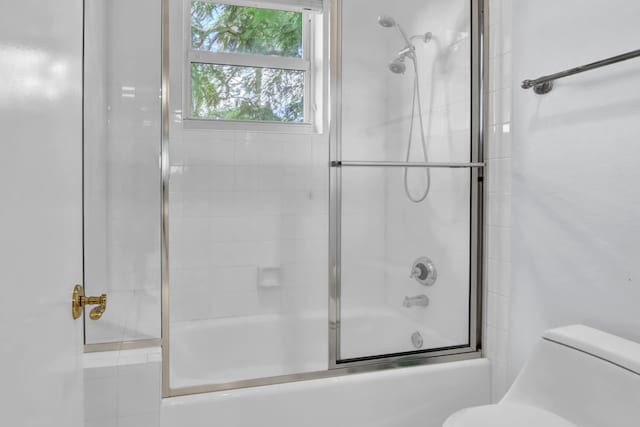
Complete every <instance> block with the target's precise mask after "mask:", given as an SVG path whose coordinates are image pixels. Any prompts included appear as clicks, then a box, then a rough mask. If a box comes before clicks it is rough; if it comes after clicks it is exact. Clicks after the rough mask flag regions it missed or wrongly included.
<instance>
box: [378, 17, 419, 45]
mask: <svg viewBox="0 0 640 427" xmlns="http://www.w3.org/2000/svg"><path fill="white" fill-rule="evenodd" d="M378 24H380V26H381V27H383V28H393V27H396V28H397V29H398V32H399V33H400V36H401V37H402V39H403V40H404V42H405V43H406V45H407V46H410V45H411V41H410V40H409V37H407V33H405V32H404V30H403V29H402V27H401V26H400V24H398V23H397V22H396V20H395V19H393V18H392V17H390V16H389V15H380V16H378Z"/></svg>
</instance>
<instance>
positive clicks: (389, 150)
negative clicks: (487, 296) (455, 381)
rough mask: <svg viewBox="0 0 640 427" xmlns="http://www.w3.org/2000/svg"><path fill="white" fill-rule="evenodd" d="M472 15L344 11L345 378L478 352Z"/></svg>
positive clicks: (441, 5) (406, 5) (457, 9)
mask: <svg viewBox="0 0 640 427" xmlns="http://www.w3.org/2000/svg"><path fill="white" fill-rule="evenodd" d="M472 15H473V13H472V2H470V1H468V0H456V1H450V0H430V1H402V2H400V4H398V3H397V2H396V3H393V4H392V3H391V2H388V1H382V0H373V1H372V0H349V1H343V2H341V14H340V16H341V21H340V22H337V23H336V25H338V26H339V28H340V37H339V38H338V40H336V46H335V49H336V51H338V52H339V53H338V62H339V63H338V67H337V68H336V73H337V75H336V76H335V80H336V81H338V82H340V87H339V88H338V91H337V93H336V96H337V97H339V99H338V103H339V112H338V113H337V117H336V122H337V123H336V125H337V126H336V128H335V133H334V138H333V145H332V150H333V153H332V160H333V162H332V165H333V169H334V172H333V174H332V178H333V184H332V190H333V206H334V207H335V210H334V211H333V214H334V216H333V224H332V245H333V246H332V247H333V251H334V256H333V257H332V258H333V262H334V271H335V274H334V277H333V280H334V283H333V294H332V297H333V305H332V310H333V311H332V313H331V317H332V320H333V321H334V327H333V328H332V332H333V333H334V336H333V337H332V343H333V346H334V347H333V350H334V351H333V354H332V355H333V356H334V357H335V359H334V360H332V362H333V363H334V366H336V367H338V366H341V365H345V364H347V365H348V364H353V363H361V362H362V361H363V360H369V359H371V360H376V359H389V358H391V357H394V358H395V357H398V356H400V357H404V356H406V358H411V357H412V356H421V357H423V356H424V355H423V354H422V353H430V354H432V355H439V354H451V353H456V352H460V351H469V349H474V348H475V341H476V332H475V325H476V322H475V316H476V310H475V307H476V298H477V284H476V282H477V267H478V266H477V262H476V260H477V251H478V243H479V242H478V229H477V227H478V209H479V191H480V185H481V183H480V179H481V171H482V164H481V163H479V159H480V152H479V151H480V146H479V142H480V140H479V137H478V135H479V132H478V127H479V114H477V113H478V112H479V107H480V106H479V104H478V100H479V97H478V95H477V91H478V90H479V87H478V82H479V81H478V80H476V81H473V80H472V76H477V74H476V73H474V69H473V68H474V67H477V65H478V58H479V57H478V55H479V53H478V51H477V46H475V48H474V41H475V40H473V38H472V36H471V34H472V33H473V32H472V28H471V25H472V21H474V20H472V19H471V18H472ZM474 25H476V24H475V23H474ZM365 40H366V43H365V42H364V41H365ZM476 78H477V77H476Z"/></svg>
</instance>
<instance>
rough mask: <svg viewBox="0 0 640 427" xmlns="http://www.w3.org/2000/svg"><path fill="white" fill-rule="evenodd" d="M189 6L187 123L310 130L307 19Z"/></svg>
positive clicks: (228, 6)
mask: <svg viewBox="0 0 640 427" xmlns="http://www.w3.org/2000/svg"><path fill="white" fill-rule="evenodd" d="M254 4H256V2H255V1H254V2H252V6H251V7H249V6H241V5H239V4H238V2H233V3H232V2H231V1H228V2H225V3H222V2H211V1H207V0H201V1H191V8H190V16H189V19H190V22H189V26H188V28H189V34H188V42H189V48H188V64H187V65H188V69H187V70H186V73H187V74H186V75H187V82H188V87H187V96H188V99H187V100H186V101H187V102H186V104H187V105H185V107H187V112H188V113H187V118H190V119H199V120H212V121H251V122H280V123H310V122H311V121H312V120H311V116H312V114H311V113H310V108H311V107H310V105H311V104H312V102H311V98H312V93H311V92H312V91H311V86H312V84H311V76H310V74H311V70H312V66H311V65H312V64H311V57H312V55H311V52H310V50H311V49H310V46H311V41H310V35H311V29H310V26H311V23H310V22H311V21H310V16H309V14H308V13H307V12H305V11H302V10H299V11H296V10H280V9H276V8H264V7H262V5H259V6H260V7H253V5H254Z"/></svg>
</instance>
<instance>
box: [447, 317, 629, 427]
mask: <svg viewBox="0 0 640 427" xmlns="http://www.w3.org/2000/svg"><path fill="white" fill-rule="evenodd" d="M638 426H640V344H638V343H635V342H632V341H628V340H625V339H622V338H620V337H617V336H615V335H611V334H608V333H605V332H602V331H599V330H597V329H593V328H589V327H587V326H583V325H573V326H566V327H562V328H558V329H552V330H549V331H547V332H545V333H544V334H543V336H542V338H541V339H540V341H539V342H538V344H537V345H536V347H535V349H534V351H533V353H532V355H531V357H530V358H529V360H528V362H527V363H526V364H525V366H524V368H523V369H522V371H521V372H520V374H519V375H518V377H517V378H516V380H515V382H514V384H513V386H511V388H510V389H509V391H508V392H507V394H506V395H505V397H504V398H503V399H502V400H501V401H500V403H498V404H496V405H487V406H480V407H475V408H468V409H463V410H461V411H459V412H456V413H454V414H453V415H451V416H450V417H449V418H448V419H447V421H446V422H445V423H444V425H443V427H638Z"/></svg>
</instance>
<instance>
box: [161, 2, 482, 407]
mask: <svg viewBox="0 0 640 427" xmlns="http://www.w3.org/2000/svg"><path fill="white" fill-rule="evenodd" d="M325 1H326V2H327V6H325V13H329V18H330V21H329V22H330V23H329V26H330V47H329V52H330V55H329V56H330V58H331V60H330V71H329V74H330V88H329V89H330V111H331V116H330V126H329V129H330V130H329V133H330V161H329V159H328V161H327V167H328V168H329V169H330V174H329V175H330V195H329V199H330V200H329V203H330V214H329V223H330V233H329V284H328V288H329V307H328V310H329V333H328V348H329V355H328V356H329V357H328V359H329V366H328V367H327V369H326V370H322V371H314V372H305V373H299V374H290V375H280V376H273V377H265V378H256V379H250V380H241V381H234V382H228V383H223V384H207V385H199V386H191V387H182V388H171V385H170V360H169V357H170V319H169V167H170V163H169V139H170V135H169V120H170V116H171V114H170V107H169V96H170V93H169V39H170V29H169V5H170V0H162V149H161V169H162V211H161V215H162V230H161V255H162V396H163V397H175V396H184V395H190V394H196V393H208V392H215V391H223V390H232V389H238V388H245V387H256V386H265V385H272V384H281V383H287V382H293V381H306V380H312V379H320V378H329V377H337V376H342V375H348V374H355V373H363V372H373V371H378V370H385V369H390V368H396V367H406V366H415V365H425V364H434V363H443V362H453V361H459V360H468V359H475V358H479V357H482V353H481V351H480V336H481V334H480V332H481V330H480V325H481V323H482V322H481V321H480V317H481V301H482V298H481V292H482V286H481V278H482V246H483V239H482V224H483V197H484V192H483V176H484V154H483V152H484V150H483V144H484V137H483V135H484V132H485V126H484V120H485V114H484V112H485V108H486V97H485V93H484V88H485V81H486V75H485V72H484V70H485V64H486V62H487V61H486V45H487V42H486V39H485V37H484V28H485V22H486V21H485V13H484V11H485V10H486V8H487V7H488V6H487V5H485V0H468V1H470V2H471V14H472V19H471V43H472V49H471V50H472V58H471V64H472V72H471V75H472V82H471V92H472V93H471V104H472V105H471V147H472V150H471V162H470V163H468V164H455V163H440V164H439V163H429V164H413V165H411V167H455V168H469V169H470V172H471V173H470V175H471V224H470V227H471V248H470V249H471V250H470V267H471V271H470V291H471V293H470V301H469V302H470V312H469V325H470V328H469V329H470V330H469V343H468V345H465V346H462V347H459V348H456V349H448V350H439V351H431V352H423V353H419V354H406V355H395V356H391V357H379V358H372V359H370V360H359V361H355V362H348V363H344V362H339V360H338V356H339V327H340V317H339V314H340V209H341V205H340V203H341V179H342V176H341V170H342V167H344V166H348V164H347V162H346V161H343V160H342V159H341V158H340V135H341V91H342V88H341V83H342V81H341V75H340V70H341V67H342V57H341V46H340V39H341V24H342V22H341V16H340V11H341V6H342V1H343V0H325ZM346 1H348V0H346ZM352 166H356V165H352ZM357 166H366V165H362V164H360V165H357ZM370 166H373V165H370Z"/></svg>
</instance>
